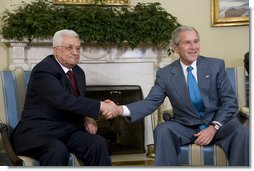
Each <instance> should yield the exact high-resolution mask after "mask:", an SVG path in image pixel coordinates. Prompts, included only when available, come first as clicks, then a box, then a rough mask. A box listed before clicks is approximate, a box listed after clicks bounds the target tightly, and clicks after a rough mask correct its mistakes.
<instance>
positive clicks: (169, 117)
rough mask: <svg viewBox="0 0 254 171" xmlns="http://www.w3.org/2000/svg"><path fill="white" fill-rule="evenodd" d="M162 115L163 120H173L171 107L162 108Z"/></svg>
mask: <svg viewBox="0 0 254 171" xmlns="http://www.w3.org/2000/svg"><path fill="white" fill-rule="evenodd" d="M162 116H163V120H164V121H169V120H173V119H174V117H175V115H174V112H173V110H172V109H170V110H164V111H163V113H162Z"/></svg>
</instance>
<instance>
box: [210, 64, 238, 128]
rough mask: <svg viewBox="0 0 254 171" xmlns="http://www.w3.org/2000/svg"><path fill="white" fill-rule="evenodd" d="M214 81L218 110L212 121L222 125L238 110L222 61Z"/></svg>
mask: <svg viewBox="0 0 254 171" xmlns="http://www.w3.org/2000/svg"><path fill="white" fill-rule="evenodd" d="M216 80H217V83H216V84H217V91H218V97H219V101H218V110H217V111H216V113H215V116H214V119H213V120H214V121H218V122H220V123H221V124H222V125H223V124H225V123H226V122H227V121H229V120H230V119H232V117H233V116H234V114H235V113H236V111H237V110H238V102H237V98H236V94H235V91H234V89H233V87H232V85H231V83H230V81H229V79H228V76H227V73H226V70H225V64H224V61H222V62H221V63H220V69H219V72H218V76H217V79H216Z"/></svg>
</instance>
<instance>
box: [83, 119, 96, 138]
mask: <svg viewBox="0 0 254 171" xmlns="http://www.w3.org/2000/svg"><path fill="white" fill-rule="evenodd" d="M84 127H85V128H86V130H87V132H89V133H91V134H96V132H97V130H98V126H97V123H96V121H95V120H94V119H93V118H90V117H87V116H86V117H84Z"/></svg>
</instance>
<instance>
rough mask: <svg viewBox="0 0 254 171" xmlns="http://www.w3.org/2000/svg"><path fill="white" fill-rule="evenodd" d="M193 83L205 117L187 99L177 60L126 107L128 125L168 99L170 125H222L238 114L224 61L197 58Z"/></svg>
mask: <svg viewBox="0 0 254 171" xmlns="http://www.w3.org/2000/svg"><path fill="white" fill-rule="evenodd" d="M197 79H198V86H199V89H200V91H201V96H202V98H203V101H204V105H205V116H204V118H203V119H201V118H200V115H199V113H198V111H197V110H196V109H195V107H194V106H193V105H192V103H191V100H190V98H189V95H188V89H187V84H186V81H185V78H184V73H183V69H182V67H181V64H180V60H179V59H178V60H176V61H175V62H173V63H171V64H170V65H168V66H166V67H164V68H162V69H160V70H159V71H158V72H157V74H156V80H155V84H154V86H153V87H152V89H151V90H150V92H149V94H148V96H147V97H146V98H145V99H144V100H142V101H139V102H135V103H132V104H128V105H127V107H128V109H129V110H130V113H131V115H130V117H129V118H127V120H129V121H136V120H139V119H141V118H143V117H145V116H147V115H149V114H151V113H152V112H154V111H155V110H156V109H157V108H158V107H159V106H160V105H161V104H162V102H163V101H164V99H165V97H168V98H169V100H170V102H171V104H172V107H173V112H174V115H175V118H174V121H176V122H179V123H181V124H183V125H187V126H194V125H199V124H201V123H206V124H210V123H211V122H212V121H218V122H220V123H221V124H225V123H226V122H228V121H229V120H231V119H232V118H234V117H235V113H236V112H237V110H238V104H237V98H236V95H235V92H234V90H233V88H232V86H231V83H230V82H229V79H228V77H227V74H226V71H225V64H224V61H223V60H221V59H216V58H208V57H203V56H199V57H198V59H197Z"/></svg>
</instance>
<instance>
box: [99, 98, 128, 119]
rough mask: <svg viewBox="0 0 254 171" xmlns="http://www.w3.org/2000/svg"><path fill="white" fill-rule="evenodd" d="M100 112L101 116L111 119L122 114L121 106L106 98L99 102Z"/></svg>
mask: <svg viewBox="0 0 254 171" xmlns="http://www.w3.org/2000/svg"><path fill="white" fill-rule="evenodd" d="M100 112H101V115H102V117H103V118H105V119H112V118H115V117H117V116H122V114H123V107H122V106H117V105H116V104H115V103H114V102H113V101H111V100H108V99H107V100H105V101H102V102H101V107H100Z"/></svg>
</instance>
